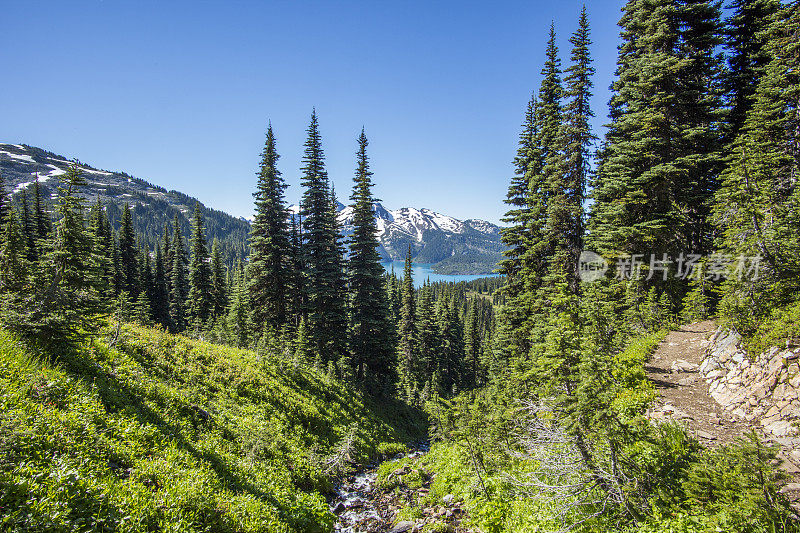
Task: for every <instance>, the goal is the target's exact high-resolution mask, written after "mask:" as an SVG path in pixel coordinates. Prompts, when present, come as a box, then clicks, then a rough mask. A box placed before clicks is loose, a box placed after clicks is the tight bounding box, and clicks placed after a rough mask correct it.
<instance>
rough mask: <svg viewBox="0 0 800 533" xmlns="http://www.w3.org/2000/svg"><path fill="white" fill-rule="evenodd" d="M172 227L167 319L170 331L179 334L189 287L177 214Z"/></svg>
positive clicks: (181, 328) (184, 249)
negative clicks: (170, 327) (168, 318)
mask: <svg viewBox="0 0 800 533" xmlns="http://www.w3.org/2000/svg"><path fill="white" fill-rule="evenodd" d="M173 226H174V233H173V235H172V244H171V246H170V250H171V252H172V268H171V271H170V288H169V317H170V324H171V326H172V330H173V331H176V332H180V331H183V330H185V329H186V299H187V297H188V296H189V286H188V283H187V281H186V268H187V265H188V260H187V258H186V248H185V246H184V243H183V235H182V234H181V225H180V223H179V221H178V215H177V214H176V215H175V220H174V222H173Z"/></svg>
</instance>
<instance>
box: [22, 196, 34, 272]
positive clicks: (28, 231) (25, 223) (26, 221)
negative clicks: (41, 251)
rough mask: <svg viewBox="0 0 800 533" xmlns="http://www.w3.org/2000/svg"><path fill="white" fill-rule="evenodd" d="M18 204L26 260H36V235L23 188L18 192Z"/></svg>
mask: <svg viewBox="0 0 800 533" xmlns="http://www.w3.org/2000/svg"><path fill="white" fill-rule="evenodd" d="M19 197H20V198H19V205H20V218H21V220H20V223H21V225H22V236H23V240H24V242H25V251H26V254H27V256H28V261H30V262H36V261H37V256H38V254H37V252H36V235H35V234H34V231H33V224H32V223H33V220H32V217H31V210H30V208H29V207H28V194H27V193H26V192H25V189H22V190H21V191H20V194H19Z"/></svg>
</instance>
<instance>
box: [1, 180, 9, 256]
mask: <svg viewBox="0 0 800 533" xmlns="http://www.w3.org/2000/svg"><path fill="white" fill-rule="evenodd" d="M7 204H8V197H7V196H6V180H5V178H4V177H3V173H2V172H0V228H2V229H3V231H5V228H6V224H5V221H6V211H7V210H8V205H7ZM2 233H3V232H0V242H2V239H3V238H4V236H3V234H2Z"/></svg>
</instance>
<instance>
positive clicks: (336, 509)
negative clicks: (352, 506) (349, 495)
mask: <svg viewBox="0 0 800 533" xmlns="http://www.w3.org/2000/svg"><path fill="white" fill-rule="evenodd" d="M346 508H347V507H345V505H344V503H343V502H339V503H337V504H336V507H334V508H333V514H335V515H340V514H342V513H343V512H344V510H345V509H346Z"/></svg>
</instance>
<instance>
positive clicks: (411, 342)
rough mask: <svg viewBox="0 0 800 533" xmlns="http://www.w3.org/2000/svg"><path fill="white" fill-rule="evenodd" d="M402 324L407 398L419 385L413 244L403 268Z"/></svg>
mask: <svg viewBox="0 0 800 533" xmlns="http://www.w3.org/2000/svg"><path fill="white" fill-rule="evenodd" d="M400 298H401V302H402V303H401V307H400V325H399V327H398V337H399V339H398V351H399V358H400V364H399V368H398V371H399V373H400V386H401V387H402V388H403V389H404V391H403V392H404V393H405V395H406V397H407V398H410V397H411V395H412V393H413V390H414V389H415V388H416V387H417V386H418V383H417V381H418V380H417V378H418V374H417V365H416V361H415V359H414V357H415V348H416V346H415V344H416V342H415V340H416V339H415V337H416V327H415V319H416V309H415V306H414V279H413V277H412V273H411V245H410V244H409V245H408V251H407V252H406V262H405V266H404V268H403V285H402V289H401V297H400Z"/></svg>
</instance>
